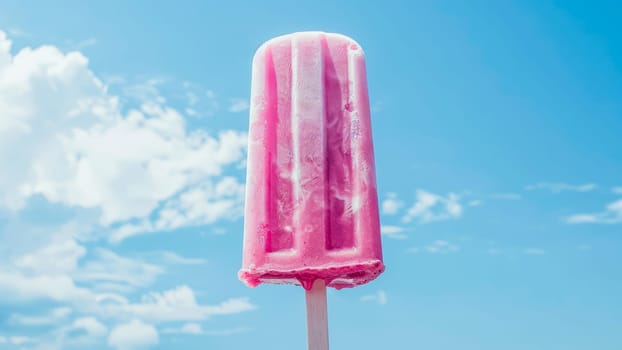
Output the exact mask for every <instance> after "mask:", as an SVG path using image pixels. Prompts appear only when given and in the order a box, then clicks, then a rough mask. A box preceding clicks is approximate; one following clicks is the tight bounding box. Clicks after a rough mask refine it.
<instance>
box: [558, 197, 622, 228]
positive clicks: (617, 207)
mask: <svg viewBox="0 0 622 350" xmlns="http://www.w3.org/2000/svg"><path fill="white" fill-rule="evenodd" d="M566 222H567V223H569V224H617V223H622V199H619V200H617V201H615V202H612V203H609V204H608V205H607V206H606V208H605V210H604V211H602V212H598V213H588V214H574V215H571V216H569V217H567V218H566Z"/></svg>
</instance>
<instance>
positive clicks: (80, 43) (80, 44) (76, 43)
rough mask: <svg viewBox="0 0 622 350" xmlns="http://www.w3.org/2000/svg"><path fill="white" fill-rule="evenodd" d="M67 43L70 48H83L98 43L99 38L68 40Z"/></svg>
mask: <svg viewBox="0 0 622 350" xmlns="http://www.w3.org/2000/svg"><path fill="white" fill-rule="evenodd" d="M65 44H66V45H67V48H68V49H70V50H83V49H84V48H87V47H89V46H94V45H97V39H95V38H87V39H83V40H67V41H66V42H65Z"/></svg>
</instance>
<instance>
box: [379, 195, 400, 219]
mask: <svg viewBox="0 0 622 350" xmlns="http://www.w3.org/2000/svg"><path fill="white" fill-rule="evenodd" d="M403 206H404V202H402V201H401V200H399V199H398V198H397V193H393V192H389V193H387V194H386V198H385V199H384V200H383V201H382V213H383V214H385V215H395V214H397V212H398V211H399V210H400V209H401V208H402V207H403Z"/></svg>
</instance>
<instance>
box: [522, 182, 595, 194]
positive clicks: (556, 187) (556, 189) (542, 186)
mask: <svg viewBox="0 0 622 350" xmlns="http://www.w3.org/2000/svg"><path fill="white" fill-rule="evenodd" d="M597 187H598V185H596V184H594V183H586V184H581V185H571V184H566V183H563V182H540V183H537V184H534V185H529V186H527V187H525V189H527V190H529V191H533V190H548V191H550V192H553V193H560V192H565V191H570V192H590V191H592V190H595V189H596V188H597Z"/></svg>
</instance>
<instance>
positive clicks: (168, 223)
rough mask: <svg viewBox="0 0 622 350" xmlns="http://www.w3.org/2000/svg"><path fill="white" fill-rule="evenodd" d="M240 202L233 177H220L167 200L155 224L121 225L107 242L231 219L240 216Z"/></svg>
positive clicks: (239, 187) (240, 186)
mask: <svg viewBox="0 0 622 350" xmlns="http://www.w3.org/2000/svg"><path fill="white" fill-rule="evenodd" d="M243 200H244V185H243V184H241V183H239V182H238V180H237V179H235V178H233V177H223V178H222V179H221V180H220V181H219V182H218V183H216V184H213V183H203V184H202V185H198V186H195V187H192V188H190V189H188V190H186V191H185V192H183V193H181V194H180V195H179V196H177V197H176V198H173V199H171V200H169V201H168V202H167V203H166V204H165V205H164V206H163V207H162V208H161V209H160V210H159V211H158V214H157V218H156V220H155V222H151V221H147V220H143V221H141V222H139V223H132V224H125V225H123V226H121V227H119V228H118V229H116V230H115V231H114V232H113V233H112V234H111V235H110V241H111V242H113V243H117V242H119V241H122V240H124V239H126V238H128V237H131V236H135V235H138V234H144V233H149V232H154V231H164V230H174V229H177V228H180V227H183V226H189V225H195V226H196V225H206V224H211V223H214V222H216V221H217V220H220V219H223V218H229V219H235V218H238V217H240V216H241V215H242V213H243Z"/></svg>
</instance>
